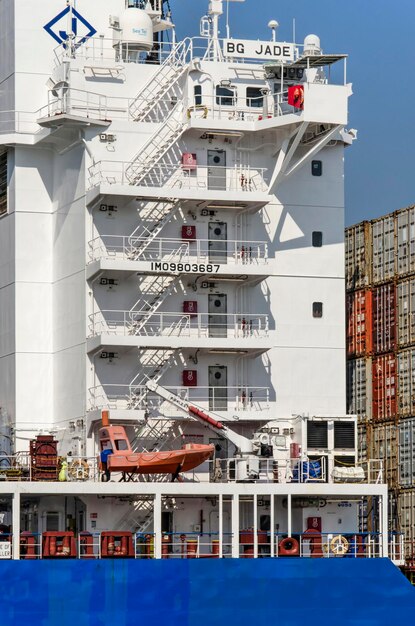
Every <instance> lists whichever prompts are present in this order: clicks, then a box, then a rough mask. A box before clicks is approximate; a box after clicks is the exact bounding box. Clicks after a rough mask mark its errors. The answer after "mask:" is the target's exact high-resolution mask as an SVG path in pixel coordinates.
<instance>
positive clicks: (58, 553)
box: [42, 531, 76, 559]
mask: <svg viewBox="0 0 415 626" xmlns="http://www.w3.org/2000/svg"><path fill="white" fill-rule="evenodd" d="M42 557H43V558H44V559H54V558H62V557H65V558H72V559H74V558H76V541H75V535H74V533H73V532H72V531H67V532H63V531H47V532H45V533H43V535H42Z"/></svg>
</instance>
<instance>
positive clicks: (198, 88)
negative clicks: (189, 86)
mask: <svg viewBox="0 0 415 626" xmlns="http://www.w3.org/2000/svg"><path fill="white" fill-rule="evenodd" d="M194 96H195V106H200V105H201V104H202V85H195V86H194Z"/></svg>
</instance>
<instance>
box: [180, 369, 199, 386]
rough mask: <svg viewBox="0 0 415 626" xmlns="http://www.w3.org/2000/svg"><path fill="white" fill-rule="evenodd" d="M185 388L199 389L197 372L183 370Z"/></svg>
mask: <svg viewBox="0 0 415 626" xmlns="http://www.w3.org/2000/svg"><path fill="white" fill-rule="evenodd" d="M183 387H197V370H183Z"/></svg>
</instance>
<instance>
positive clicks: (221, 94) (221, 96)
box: [216, 85, 235, 107]
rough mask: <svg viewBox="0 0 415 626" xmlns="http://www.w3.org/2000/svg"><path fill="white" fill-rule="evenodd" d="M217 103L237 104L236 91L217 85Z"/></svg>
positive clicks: (223, 104) (227, 105) (229, 105)
mask: <svg viewBox="0 0 415 626" xmlns="http://www.w3.org/2000/svg"><path fill="white" fill-rule="evenodd" d="M216 104H220V105H221V106H224V107H231V106H233V105H234V104H235V92H234V91H233V90H232V89H228V88H227V87H221V86H220V85H217V86H216Z"/></svg>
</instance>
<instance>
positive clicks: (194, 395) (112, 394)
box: [89, 384, 270, 416]
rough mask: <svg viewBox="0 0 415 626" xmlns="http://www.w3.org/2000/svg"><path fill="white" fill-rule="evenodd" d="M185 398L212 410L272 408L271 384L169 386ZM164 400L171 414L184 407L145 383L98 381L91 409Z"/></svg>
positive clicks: (150, 406) (145, 406) (148, 406)
mask: <svg viewBox="0 0 415 626" xmlns="http://www.w3.org/2000/svg"><path fill="white" fill-rule="evenodd" d="M166 389H167V390H168V391H169V392H171V393H174V394H175V395H177V396H178V397H179V398H181V399H182V400H185V401H187V402H191V403H192V404H196V405H200V406H201V408H204V409H209V410H213V411H219V412H221V411H228V410H229V411H246V412H249V411H253V412H257V411H266V410H268V409H269V397H270V393H269V388H268V387H250V386H246V385H240V386H235V387H203V386H202V387H199V386H198V387H180V386H177V387H166ZM162 404H164V408H165V412H166V414H167V413H168V414H169V416H173V415H175V416H177V415H182V411H180V410H179V409H177V408H176V407H174V406H173V405H169V408H167V407H166V402H165V400H164V399H163V398H161V397H160V396H159V395H157V394H155V393H152V392H150V391H149V390H148V389H147V387H145V386H143V385H121V384H120V385H119V384H107V385H97V386H95V387H91V388H90V389H89V409H90V410H94V409H103V408H108V409H112V410H128V409H132V408H134V409H136V410H144V411H148V410H158V409H159V408H160V407H161V405H162Z"/></svg>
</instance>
